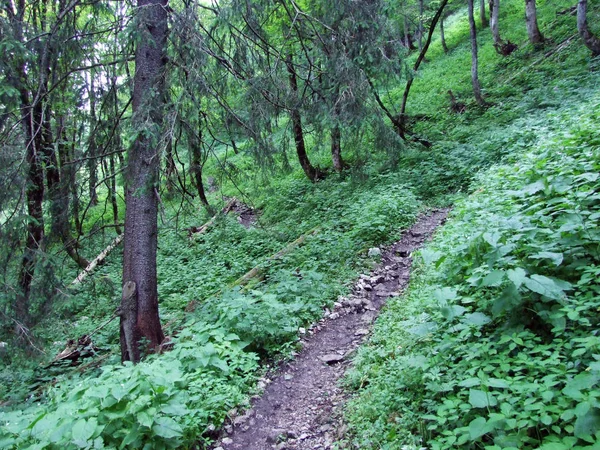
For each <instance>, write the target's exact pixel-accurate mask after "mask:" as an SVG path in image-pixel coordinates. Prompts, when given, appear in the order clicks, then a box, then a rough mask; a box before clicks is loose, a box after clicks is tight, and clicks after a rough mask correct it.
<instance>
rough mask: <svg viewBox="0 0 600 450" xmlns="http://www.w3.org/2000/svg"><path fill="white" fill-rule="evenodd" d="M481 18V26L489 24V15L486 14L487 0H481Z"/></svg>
mask: <svg viewBox="0 0 600 450" xmlns="http://www.w3.org/2000/svg"><path fill="white" fill-rule="evenodd" d="M479 19H480V20H481V28H485V27H487V26H488V25H489V23H488V19H487V16H486V15H485V0H479Z"/></svg>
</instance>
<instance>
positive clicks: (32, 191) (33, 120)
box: [14, 89, 44, 323]
mask: <svg viewBox="0 0 600 450" xmlns="http://www.w3.org/2000/svg"><path fill="white" fill-rule="evenodd" d="M29 99H30V96H29V93H28V92H27V91H26V90H24V89H23V90H21V112H22V117H23V119H22V120H23V125H24V128H25V139H26V147H27V148H26V157H25V158H26V161H27V164H28V166H29V169H28V172H27V182H28V184H27V190H26V194H25V195H26V201H27V214H28V216H29V218H28V221H27V238H26V240H25V249H24V251H23V260H22V262H21V271H20V273H19V292H18V293H17V296H16V299H15V307H14V311H15V318H16V320H17V321H19V322H21V323H26V322H28V321H29V306H30V294H31V282H32V281H33V276H34V273H35V266H36V262H37V257H38V253H39V252H40V251H41V250H42V248H43V241H44V211H43V200H44V169H43V165H42V147H43V145H44V144H43V133H42V132H41V127H42V120H43V118H42V106H41V105H40V104H39V103H38V104H37V105H34V106H31V104H30V100H29Z"/></svg>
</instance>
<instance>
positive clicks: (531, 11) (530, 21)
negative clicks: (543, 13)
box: [525, 0, 544, 44]
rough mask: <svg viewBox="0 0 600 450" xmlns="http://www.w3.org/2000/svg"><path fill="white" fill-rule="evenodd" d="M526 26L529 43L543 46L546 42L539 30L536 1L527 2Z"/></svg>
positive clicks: (528, 0) (527, 0)
mask: <svg viewBox="0 0 600 450" xmlns="http://www.w3.org/2000/svg"><path fill="white" fill-rule="evenodd" d="M525 24H526V25H527V35H528V36H529V42H531V43H532V44H541V43H542V42H544V36H542V33H541V32H540V29H539V28H538V23H537V8H536V6H535V0H525Z"/></svg>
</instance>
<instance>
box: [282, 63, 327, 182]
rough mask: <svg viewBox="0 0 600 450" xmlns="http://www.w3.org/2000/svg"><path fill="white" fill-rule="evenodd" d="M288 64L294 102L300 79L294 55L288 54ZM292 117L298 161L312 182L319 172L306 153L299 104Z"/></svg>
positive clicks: (296, 98) (294, 107)
mask: <svg viewBox="0 0 600 450" xmlns="http://www.w3.org/2000/svg"><path fill="white" fill-rule="evenodd" d="M285 62H286V66H287V70H288V74H289V79H290V88H291V90H292V92H293V93H294V97H295V98H294V102H297V101H298V81H297V79H296V71H295V70H294V65H293V61H292V55H291V54H290V55H288V56H287V59H286V61H285ZM290 117H291V119H292V128H293V133H294V142H295V143H296V153H297V155H298V161H299V162H300V166H302V170H304V173H305V174H306V176H307V177H308V179H309V180H310V181H312V182H315V181H317V179H318V178H319V173H318V172H317V170H316V169H315V168H314V167H313V165H312V164H311V163H310V160H309V159H308V155H307V154H306V146H305V144H304V132H303V130H302V118H301V117H300V111H299V110H298V107H297V105H293V106H292V108H291V109H290Z"/></svg>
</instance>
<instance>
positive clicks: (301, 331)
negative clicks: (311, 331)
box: [298, 327, 306, 334]
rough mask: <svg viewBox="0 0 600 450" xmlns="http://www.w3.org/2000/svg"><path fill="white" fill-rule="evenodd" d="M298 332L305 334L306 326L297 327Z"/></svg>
mask: <svg viewBox="0 0 600 450" xmlns="http://www.w3.org/2000/svg"><path fill="white" fill-rule="evenodd" d="M298 333H300V334H306V328H303V327H300V328H298Z"/></svg>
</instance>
